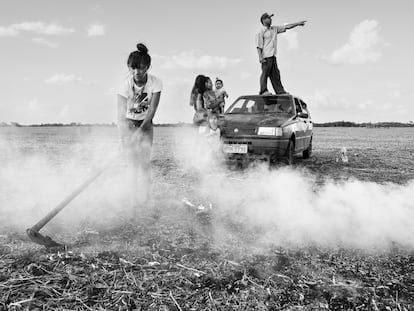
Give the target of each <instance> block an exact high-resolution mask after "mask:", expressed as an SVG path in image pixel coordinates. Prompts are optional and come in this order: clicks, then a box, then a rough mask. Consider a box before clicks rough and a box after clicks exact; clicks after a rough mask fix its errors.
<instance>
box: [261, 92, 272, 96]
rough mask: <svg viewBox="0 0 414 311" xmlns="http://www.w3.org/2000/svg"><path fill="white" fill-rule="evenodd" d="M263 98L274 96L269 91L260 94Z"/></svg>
mask: <svg viewBox="0 0 414 311" xmlns="http://www.w3.org/2000/svg"><path fill="white" fill-rule="evenodd" d="M260 95H262V96H268V95H273V94H272V93H270V92H269V91H265V92H263V93H262V94H260Z"/></svg>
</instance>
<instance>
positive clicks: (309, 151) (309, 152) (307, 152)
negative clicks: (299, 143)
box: [302, 137, 312, 159]
mask: <svg viewBox="0 0 414 311" xmlns="http://www.w3.org/2000/svg"><path fill="white" fill-rule="evenodd" d="M302 155H303V158H304V159H309V158H310V157H311V155H312V137H311V139H310V142H309V146H308V149H306V150H304V151H303V153H302Z"/></svg>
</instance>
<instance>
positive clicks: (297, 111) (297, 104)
mask: <svg viewBox="0 0 414 311" xmlns="http://www.w3.org/2000/svg"><path fill="white" fill-rule="evenodd" d="M295 108H296V113H299V112H302V107H301V105H300V103H299V99H297V98H295Z"/></svg>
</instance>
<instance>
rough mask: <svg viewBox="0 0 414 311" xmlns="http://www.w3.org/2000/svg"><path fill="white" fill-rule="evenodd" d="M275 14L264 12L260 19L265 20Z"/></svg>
mask: <svg viewBox="0 0 414 311" xmlns="http://www.w3.org/2000/svg"><path fill="white" fill-rule="evenodd" d="M273 15H274V14H269V13H263V14H262V17H260V21H261V22H263V20H264V19H265V18H268V17H272V16H273Z"/></svg>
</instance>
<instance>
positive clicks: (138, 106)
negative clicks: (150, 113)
mask: <svg viewBox="0 0 414 311" xmlns="http://www.w3.org/2000/svg"><path fill="white" fill-rule="evenodd" d="M128 104H129V105H128V108H129V109H128V111H127V118H130V119H135V120H139V119H141V118H142V117H143V115H145V113H146V111H147V110H148V108H149V97H148V93H147V92H136V93H135V92H134V96H133V98H131V99H130V100H129V103H128Z"/></svg>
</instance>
